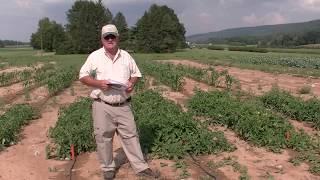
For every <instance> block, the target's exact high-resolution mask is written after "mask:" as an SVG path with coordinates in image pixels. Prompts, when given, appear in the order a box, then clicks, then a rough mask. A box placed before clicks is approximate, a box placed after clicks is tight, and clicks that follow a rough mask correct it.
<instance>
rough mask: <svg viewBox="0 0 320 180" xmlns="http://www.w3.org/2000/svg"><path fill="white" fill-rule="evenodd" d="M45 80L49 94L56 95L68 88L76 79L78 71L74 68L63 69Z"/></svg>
mask: <svg viewBox="0 0 320 180" xmlns="http://www.w3.org/2000/svg"><path fill="white" fill-rule="evenodd" d="M57 71H58V72H57V73H56V74H55V75H54V76H51V77H49V78H48V79H47V80H46V83H47V86H48V90H49V92H50V94H56V93H57V92H59V91H61V90H62V89H64V88H67V87H69V86H70V85H71V84H72V82H73V81H74V80H75V79H76V78H77V75H78V71H77V70H76V69H75V68H72V67H70V68H63V69H59V70H57Z"/></svg>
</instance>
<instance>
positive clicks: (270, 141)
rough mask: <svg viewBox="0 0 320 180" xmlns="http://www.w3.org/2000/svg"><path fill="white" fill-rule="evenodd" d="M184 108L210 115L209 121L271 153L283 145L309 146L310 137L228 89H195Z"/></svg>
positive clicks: (299, 148) (286, 146) (296, 148)
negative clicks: (186, 106)
mask: <svg viewBox="0 0 320 180" xmlns="http://www.w3.org/2000/svg"><path fill="white" fill-rule="evenodd" d="M188 107H189V110H190V111H191V112H193V113H194V114H195V115H197V116H206V117H210V118H211V119H212V121H211V122H212V123H220V124H224V125H227V126H228V127H229V128H230V129H232V130H234V131H235V132H236V133H237V134H238V135H239V136H240V137H241V138H242V139H244V140H247V141H249V142H251V143H253V144H255V145H257V146H263V147H267V148H268V149H270V150H272V151H274V152H278V151H280V150H281V149H284V148H292V149H295V150H304V149H307V148H308V147H310V146H311V140H310V137H309V136H307V135H306V134H305V133H303V132H296V131H295V130H294V128H293V127H292V125H291V124H290V123H289V122H288V121H286V120H285V119H283V118H282V117H280V116H278V115H275V114H273V113H272V112H271V111H269V110H267V109H266V108H265V107H264V106H263V105H262V104H259V103H258V102H256V101H249V100H239V99H237V98H235V97H233V96H232V95H231V94H230V93H228V92H219V91H214V92H201V91H198V92H197V93H196V94H195V96H193V97H192V99H191V100H190V101H189V103H188Z"/></svg>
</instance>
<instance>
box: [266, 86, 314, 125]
mask: <svg viewBox="0 0 320 180" xmlns="http://www.w3.org/2000/svg"><path fill="white" fill-rule="evenodd" d="M261 100H262V102H263V103H264V105H265V106H266V107H268V108H272V109H275V110H276V111H280V112H281V113H283V114H285V115H286V116H288V117H290V118H293V119H296V120H300V121H308V122H313V123H314V126H315V127H316V128H317V129H320V101H319V100H317V99H316V98H313V99H310V100H308V101H303V100H302V99H301V98H298V97H294V96H292V95H291V94H290V93H288V92H285V91H281V90H279V89H276V88H274V89H273V90H272V91H270V92H268V93H266V94H265V95H263V96H262V97H261Z"/></svg>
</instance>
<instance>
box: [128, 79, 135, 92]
mask: <svg viewBox="0 0 320 180" xmlns="http://www.w3.org/2000/svg"><path fill="white" fill-rule="evenodd" d="M127 86H128V87H127V89H126V92H127V93H131V92H132V90H133V87H134V84H133V83H132V82H130V81H128V82H127Z"/></svg>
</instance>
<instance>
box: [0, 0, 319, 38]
mask: <svg viewBox="0 0 320 180" xmlns="http://www.w3.org/2000/svg"><path fill="white" fill-rule="evenodd" d="M74 2H75V0H10V1H8V0H0V4H1V5H0V39H1V40H18V41H23V42H28V41H30V36H31V34H32V33H34V32H36V31H37V28H38V22H39V20H40V19H41V18H44V17H48V18H49V19H50V20H54V21H56V22H57V23H60V24H62V25H65V24H66V23H67V19H66V12H67V11H68V10H69V9H71V7H72V5H73V3H74ZM102 2H103V4H104V5H105V7H106V8H108V9H109V10H110V11H111V12H112V14H113V15H115V14H116V13H117V12H119V11H120V12H122V13H123V14H124V16H125V17H126V20H127V23H128V25H129V26H134V25H135V24H136V22H137V20H138V19H139V18H141V16H142V15H143V14H144V12H145V11H148V9H149V7H150V5H152V4H158V5H167V6H168V7H170V8H172V9H173V10H174V11H175V13H176V15H177V16H178V18H179V20H180V22H181V23H183V24H184V27H185V29H186V31H187V32H186V35H192V34H199V33H206V32H213V31H219V30H223V29H228V28H235V27H248V26H259V25H271V24H283V23H293V22H304V21H311V20H315V19H320V0H102Z"/></svg>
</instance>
